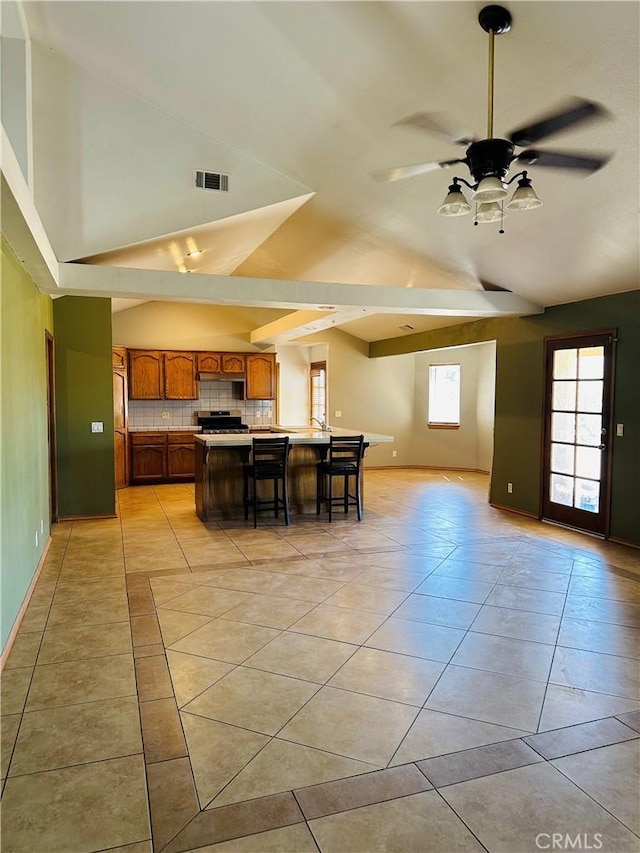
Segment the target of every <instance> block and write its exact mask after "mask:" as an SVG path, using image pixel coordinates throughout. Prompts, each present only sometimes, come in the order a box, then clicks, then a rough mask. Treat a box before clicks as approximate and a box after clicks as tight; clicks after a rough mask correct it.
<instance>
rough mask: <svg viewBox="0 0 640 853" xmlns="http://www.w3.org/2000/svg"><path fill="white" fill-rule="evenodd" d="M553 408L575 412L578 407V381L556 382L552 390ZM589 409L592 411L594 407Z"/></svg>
mask: <svg viewBox="0 0 640 853" xmlns="http://www.w3.org/2000/svg"><path fill="white" fill-rule="evenodd" d="M583 384H584V383H583ZM551 408H552V409H555V410H556V411H558V409H561V410H562V411H565V412H573V411H575V408H576V383H575V382H554V383H553V391H552V401H551ZM587 411H590V412H592V411H593V409H588V410H587Z"/></svg>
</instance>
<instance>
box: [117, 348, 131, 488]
mask: <svg viewBox="0 0 640 853" xmlns="http://www.w3.org/2000/svg"><path fill="white" fill-rule="evenodd" d="M117 361H118V362H119V359H116V357H115V355H114V365H115V364H116V362H117ZM124 365H125V366H124V367H119V366H114V368H113V429H114V432H113V464H114V468H115V480H116V489H123V488H124V487H125V486H127V485H128V484H129V457H128V453H127V369H126V351H125V356H124Z"/></svg>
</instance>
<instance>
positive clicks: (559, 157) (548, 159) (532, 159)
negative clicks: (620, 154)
mask: <svg viewBox="0 0 640 853" xmlns="http://www.w3.org/2000/svg"><path fill="white" fill-rule="evenodd" d="M610 159H611V155H610V154H600V155H595V154H594V155H593V156H591V157H585V156H584V155H583V154H574V153H573V151H535V150H534V149H533V148H527V150H526V151H522V152H521V153H520V154H518V155H517V157H514V160H517V161H518V163H521V164H523V165H525V166H548V167H551V168H554V169H580V170H582V171H583V172H597V170H598V169H601V168H602V166H604V165H605V164H606V163H608V162H609V160H610Z"/></svg>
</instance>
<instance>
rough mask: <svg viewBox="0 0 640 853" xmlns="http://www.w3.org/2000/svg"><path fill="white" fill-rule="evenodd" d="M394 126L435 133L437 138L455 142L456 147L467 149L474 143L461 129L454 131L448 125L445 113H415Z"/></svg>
mask: <svg viewBox="0 0 640 853" xmlns="http://www.w3.org/2000/svg"><path fill="white" fill-rule="evenodd" d="M393 126H394V127H398V126H404V127H412V128H414V129H415V130H424V131H426V132H427V133H435V134H436V135H437V136H442V137H444V138H445V139H446V140H448V141H449V142H453V144H454V145H462V146H464V147H465V148H467V147H468V146H469V145H471V143H472V142H473V138H472V137H471V135H470V134H468V133H464V132H463V131H461V130H459V129H458V130H454V128H453V127H451V126H450V125H449V124H448V123H447V118H446V116H444V114H443V113H413V115H410V116H407V117H406V118H403V119H400V121H397V122H395V123H394V125H393Z"/></svg>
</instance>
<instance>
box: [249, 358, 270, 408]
mask: <svg viewBox="0 0 640 853" xmlns="http://www.w3.org/2000/svg"><path fill="white" fill-rule="evenodd" d="M246 359H247V381H246V395H247V400H273V398H274V397H275V385H276V382H275V373H276V359H275V355H273V353H255V354H254V353H252V354H251V355H247V357H246Z"/></svg>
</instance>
